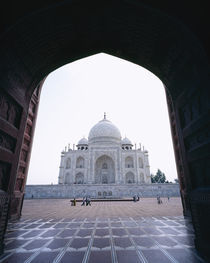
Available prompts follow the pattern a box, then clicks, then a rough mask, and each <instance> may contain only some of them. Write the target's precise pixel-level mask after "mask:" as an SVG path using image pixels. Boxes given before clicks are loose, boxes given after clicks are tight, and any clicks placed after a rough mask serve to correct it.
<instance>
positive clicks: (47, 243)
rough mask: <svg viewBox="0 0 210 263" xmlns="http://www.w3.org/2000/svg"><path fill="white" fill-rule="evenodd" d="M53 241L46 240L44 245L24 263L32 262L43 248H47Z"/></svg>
mask: <svg viewBox="0 0 210 263" xmlns="http://www.w3.org/2000/svg"><path fill="white" fill-rule="evenodd" d="M51 241H52V240H49V241H48V242H46V243H45V244H44V245H43V246H42V247H40V248H39V249H38V250H37V251H35V252H34V253H33V254H32V255H31V256H30V257H29V258H28V259H27V260H25V261H24V263H30V262H31V261H32V260H33V259H34V258H36V257H37V256H38V255H39V254H40V253H41V251H42V250H43V248H45V247H46V246H48V245H49V244H50V243H51Z"/></svg>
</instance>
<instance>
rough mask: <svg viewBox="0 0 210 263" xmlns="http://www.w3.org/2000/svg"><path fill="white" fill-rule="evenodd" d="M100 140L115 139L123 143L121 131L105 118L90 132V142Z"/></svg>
mask: <svg viewBox="0 0 210 263" xmlns="http://www.w3.org/2000/svg"><path fill="white" fill-rule="evenodd" d="M100 138H106V139H108V138H109V139H114V140H117V141H119V142H120V141H121V134H120V131H119V129H118V128H117V127H116V126H115V125H114V124H113V123H112V122H111V121H109V120H107V119H106V118H104V119H103V120H101V121H99V122H98V123H97V124H96V125H94V126H93V127H92V129H91V130H90V132H89V136H88V139H89V140H94V141H95V140H97V139H100Z"/></svg>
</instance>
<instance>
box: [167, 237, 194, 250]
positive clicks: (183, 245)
mask: <svg viewBox="0 0 210 263" xmlns="http://www.w3.org/2000/svg"><path fill="white" fill-rule="evenodd" d="M176 236H177V235H173V236H172V237H171V236H170V238H171V239H172V240H173V241H174V242H176V243H178V244H179V245H180V246H182V247H183V248H186V247H185V246H190V245H185V244H182V243H181V242H179V241H178V240H176V239H175V238H174V237H176ZM181 237H188V235H185V236H181ZM193 237H194V235H193ZM190 247H192V246H190ZM194 247H195V246H193V248H194ZM186 249H187V248H186Z"/></svg>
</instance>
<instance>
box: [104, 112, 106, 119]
mask: <svg viewBox="0 0 210 263" xmlns="http://www.w3.org/2000/svg"><path fill="white" fill-rule="evenodd" d="M104 120H106V112H104Z"/></svg>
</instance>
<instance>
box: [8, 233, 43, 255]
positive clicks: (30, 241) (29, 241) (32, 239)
mask: <svg viewBox="0 0 210 263" xmlns="http://www.w3.org/2000/svg"><path fill="white" fill-rule="evenodd" d="M45 232H46V231H44V233H45ZM25 234H26V233H25ZM41 234H43V233H40V234H39V235H37V236H36V238H33V237H32V238H31V239H29V240H28V242H26V243H24V244H23V245H21V246H19V247H18V248H15V251H14V253H16V251H17V250H18V249H21V248H24V247H25V246H27V245H28V244H30V243H32V242H33V241H34V240H38V239H37V237H40V235H41ZM14 240H26V239H17V238H16V239H14ZM14 240H13V241H14ZM5 251H6V250H5Z"/></svg>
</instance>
